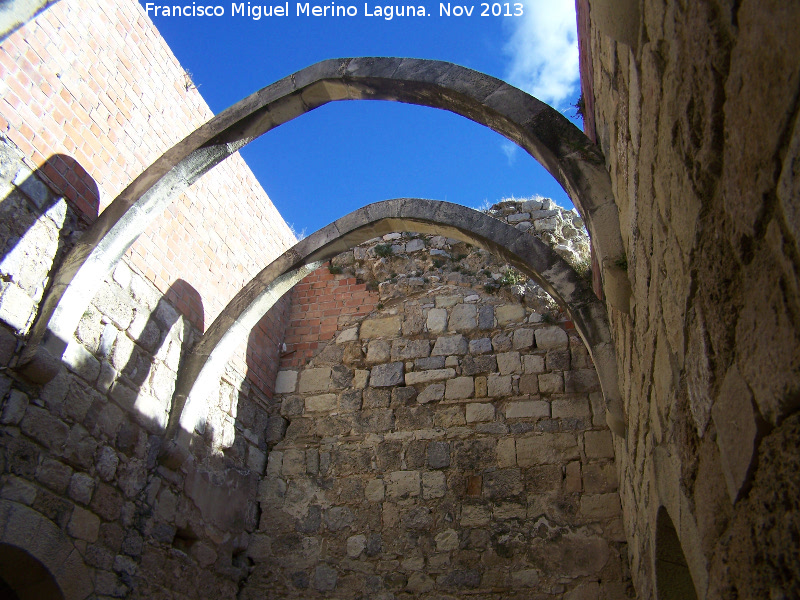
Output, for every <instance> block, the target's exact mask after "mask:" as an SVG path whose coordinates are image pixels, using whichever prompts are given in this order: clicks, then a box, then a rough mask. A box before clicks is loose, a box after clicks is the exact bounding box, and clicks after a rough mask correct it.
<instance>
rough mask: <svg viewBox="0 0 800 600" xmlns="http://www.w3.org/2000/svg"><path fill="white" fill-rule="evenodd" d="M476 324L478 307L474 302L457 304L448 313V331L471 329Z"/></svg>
mask: <svg viewBox="0 0 800 600" xmlns="http://www.w3.org/2000/svg"><path fill="white" fill-rule="evenodd" d="M477 326H478V309H477V307H476V306H475V305H474V304H457V305H456V306H454V307H453V310H452V312H451V313H450V323H449V325H448V329H449V330H450V331H459V332H467V331H473V330H474V329H475V328H476V327H477Z"/></svg>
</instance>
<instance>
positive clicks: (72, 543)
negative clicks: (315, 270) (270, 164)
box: [0, 140, 286, 598]
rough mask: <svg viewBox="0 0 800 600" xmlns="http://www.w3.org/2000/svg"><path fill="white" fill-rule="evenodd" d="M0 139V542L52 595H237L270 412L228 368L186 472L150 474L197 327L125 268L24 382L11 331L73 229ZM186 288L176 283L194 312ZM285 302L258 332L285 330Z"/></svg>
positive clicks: (157, 469) (235, 368)
mask: <svg viewBox="0 0 800 600" xmlns="http://www.w3.org/2000/svg"><path fill="white" fill-rule="evenodd" d="M2 142H3V143H2V144H0V158H1V159H2V160H0V164H2V174H3V176H4V177H6V179H5V180H6V181H15V180H17V181H20V184H19V185H18V186H15V185H13V184H11V185H10V186H8V187H10V188H11V190H10V192H9V193H8V195H7V196H6V197H5V199H4V200H3V202H2V204H0V213H2V215H3V218H2V223H3V237H2V242H3V246H2V249H3V254H4V259H3V262H2V266H3V274H4V275H5V280H4V282H3V285H4V286H5V287H4V291H3V296H2V304H0V318H2V320H3V323H2V325H0V366H1V367H2V369H0V397H2V399H3V400H2V405H1V406H0V424H2V428H0V471H1V472H0V515H1V516H0V544H10V545H11V546H14V547H21V548H23V549H24V550H25V551H27V552H30V553H32V554H33V555H34V556H35V557H36V558H37V559H38V560H40V561H41V560H43V557H44V558H45V559H51V562H47V561H46V560H45V567H46V568H47V569H48V570H49V571H50V572H51V573H52V574H53V575H54V576H55V577H56V580H57V583H58V585H59V586H61V588H62V590H64V592H65V593H67V594H69V593H73V592H74V593H76V594H78V596H77V597H80V598H82V597H84V595H85V594H88V593H95V594H97V595H101V596H103V595H106V596H112V597H124V596H132V597H143V598H158V597H170V598H176V597H177V598H181V597H187V598H188V597H197V595H196V594H197V590H196V588H195V587H194V583H193V584H192V585H188V584H178V583H176V581H177V580H176V578H175V573H176V572H177V573H182V577H184V578H186V579H187V580H189V581H192V582H197V581H199V582H201V583H202V585H203V589H204V590H210V591H209V593H212V594H213V595H214V596H216V597H233V595H235V590H236V586H237V583H238V581H239V579H241V577H243V576H244V574H246V572H247V571H246V565H243V564H242V551H243V550H244V548H245V547H246V546H247V541H248V531H252V530H253V529H254V528H255V527H256V525H257V524H258V504H257V502H256V491H257V484H258V478H259V476H260V474H261V473H263V471H264V467H265V465H266V451H267V446H266V440H265V433H264V432H265V429H266V424H267V420H268V418H269V415H270V414H274V413H277V410H278V409H279V406H280V405H279V404H273V403H272V402H271V400H270V396H269V395H267V394H265V393H263V392H262V391H261V389H260V387H259V385H258V382H257V381H256V382H253V381H251V379H252V374H251V373H250V369H249V368H248V367H247V365H244V364H243V363H241V362H240V361H237V360H232V361H231V363H229V364H228V366H227V368H226V370H225V373H224V374H223V377H222V379H221V381H220V383H219V386H218V387H217V388H215V389H213V390H209V397H210V406H209V411H208V417H207V422H206V426H205V431H204V433H203V435H202V436H197V438H196V439H195V441H194V444H193V447H192V457H191V460H190V461H189V463H188V464H184V465H182V466H181V467H180V468H174V469H169V468H167V467H165V466H164V465H161V464H160V463H159V461H158V457H159V453H160V451H161V450H162V448H163V445H164V443H165V439H164V427H165V425H166V423H167V419H168V417H169V415H170V411H171V410H172V406H171V404H172V395H173V391H174V389H175V381H176V376H177V371H178V367H179V365H180V362H181V359H182V357H183V356H184V355H185V353H186V351H187V350H188V349H190V348H191V347H192V345H193V344H194V343H195V341H196V340H197V339H198V338H199V336H200V335H201V333H202V331H201V330H199V329H198V328H197V327H195V326H194V325H193V323H192V320H191V319H189V318H187V317H185V316H184V315H182V314H181V312H180V311H179V310H178V307H176V306H175V305H174V304H173V303H172V302H171V301H170V299H169V298H167V297H166V295H165V294H163V293H162V291H161V290H159V289H158V288H157V287H156V286H155V285H154V284H153V283H152V282H151V281H149V280H148V279H147V278H146V277H145V275H144V274H143V273H142V272H140V271H139V270H138V269H136V268H135V267H134V266H132V265H131V264H130V262H129V261H126V260H123V261H121V262H120V263H119V264H118V265H117V266H116V268H115V269H114V270H113V272H112V273H110V274H109V275H108V276H107V277H106V280H105V281H104V284H103V286H102V287H101V288H100V290H99V291H98V293H97V295H96V296H95V298H94V299H93V300H92V302H91V304H90V305H89V306H88V308H87V310H86V311H85V313H84V314H83V317H82V319H81V321H80V323H79V325H78V327H77V329H76V331H75V337H74V339H73V340H72V341H71V342H70V344H69V345H68V347H67V350H66V352H65V354H64V357H63V363H64V366H63V367H62V369H61V371H60V372H59V374H58V375H57V376H56V377H55V379H53V380H52V381H51V382H50V383H48V384H47V385H45V386H44V387H39V386H32V385H29V384H27V383H26V382H25V381H24V380H21V379H19V378H18V377H17V376H16V374H15V373H14V371H13V359H14V354H15V351H16V350H17V348H18V347H19V345H20V342H21V340H22V339H24V338H22V336H21V335H19V334H20V332H22V331H24V330H25V328H26V326H27V325H28V324H29V321H30V317H31V314H30V313H31V311H32V310H34V309H35V304H34V300H38V299H39V298H41V293H42V290H43V288H44V285H45V284H46V282H47V277H48V274H49V273H50V272H51V269H52V266H53V263H57V262H58V259H59V258H60V257H62V256H63V253H64V251H65V249H67V248H68V247H69V246H70V244H71V242H72V241H74V237H75V235H77V234H79V233H80V230H81V227H80V215H78V214H76V212H75V211H74V210H73V209H72V207H71V206H70V204H69V203H67V202H66V201H65V200H64V199H63V198H59V197H58V196H56V195H55V194H54V193H53V191H52V190H50V189H49V188H47V187H46V186H44V184H43V181H42V180H40V179H39V178H38V177H37V176H36V175H34V174H32V173H30V171H29V170H27V169H26V167H24V165H23V162H22V157H21V153H20V152H19V151H18V150H17V149H16V148H14V147H13V146H12V145H11V144H10V142H8V141H7V140H2ZM18 173H24V174H25V176H24V177H22V178H19V177H17V176H16V175H17V174H18ZM45 209H46V210H45ZM182 283H183V282H182V280H180V279H179V280H177V282H176V284H173V286H172V288H171V289H174V290H175V291H176V292H179V293H181V294H182V295H183V296H186V295H189V297H190V298H193V299H195V300H197V301H198V302H199V301H200V298H199V295H198V294H197V292H196V291H194V290H193V288H191V287H190V286H183V285H181V284H182ZM32 307H33V308H32ZM285 308H286V307H285V303H282V304H279V305H278V306H276V308H275V310H274V311H271V313H272V314H268V315H267V316H266V318H265V319H264V320H262V324H261V325H263V324H264V323H269V322H275V323H282V322H285V321H286V315H285ZM260 335H261V334H260V329H259V328H256V329H254V334H251V338H250V342H249V344H248V355H249V356H259V355H261V354H263V350H262V347H260V346H259V345H258V344H262V343H264V341H263V340H261V339H259V337H260ZM268 341H269V340H267V342H268ZM251 346H252V349H251ZM273 350H275V351H276V350H277V349H275V348H274V347H273ZM276 358H277V357H276ZM9 367H11V368H9ZM273 368H275V369H277V364H275V365H273ZM271 383H274V381H273V382H271ZM37 532H41V535H39V534H37ZM45 532H47V533H45ZM3 548H7V546H3ZM66 556H69V557H70V560H69V561H68V562H64V558H65V557H66ZM0 577H3V578H4V579H5V578H6V577H7V574H6V573H5V572H2V573H0Z"/></svg>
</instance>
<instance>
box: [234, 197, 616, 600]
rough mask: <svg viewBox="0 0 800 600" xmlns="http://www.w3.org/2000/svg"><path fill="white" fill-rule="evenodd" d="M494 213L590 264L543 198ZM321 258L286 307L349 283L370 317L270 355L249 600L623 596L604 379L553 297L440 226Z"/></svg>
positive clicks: (579, 236)
mask: <svg viewBox="0 0 800 600" xmlns="http://www.w3.org/2000/svg"><path fill="white" fill-rule="evenodd" d="M544 204H547V207H546V210H543V205H544ZM531 211H533V213H532V212H531ZM536 211H538V212H539V214H537V213H536ZM491 212H492V214H494V215H495V216H497V217H498V218H502V219H504V220H506V221H507V222H509V223H512V224H516V225H517V226H518V227H519V228H520V229H524V230H528V231H530V232H531V234H533V233H534V232H537V233H538V234H539V235H545V236H551V237H552V240H551V241H553V242H554V243H555V242H560V245H561V246H562V248H561V250H562V252H565V253H569V252H572V250H571V248H575V249H576V250H575V252H576V254H575V256H574V257H573V258H575V259H580V258H581V256H580V255H579V251H578V249H582V250H583V251H584V255H583V259H584V260H585V258H586V256H585V251H586V249H587V248H586V237H585V233H583V232H582V231H581V228H580V224H579V222H578V221H577V218H576V217H575V216H574V214H573V213H569V212H567V211H564V210H563V209H559V208H557V207H555V206H551V205H550V201H548V200H541V199H539V200H536V199H534V200H530V201H525V202H523V201H508V202H504V203H501V204H500V205H497V206H496V207H495V208H494V209H493V210H492V211H491ZM541 213H546V214H541ZM532 215H533V216H532ZM573 230H574V235H573ZM564 232H567V235H569V236H572V237H570V238H569V239H568V238H564V237H562V233H564ZM570 240H571V241H570ZM556 245H559V244H558V243H556ZM323 269H324V273H323V272H321V271H318V272H317V273H319V274H320V275H321V277H320V279H326V280H327V285H326V286H325V287H322V286H319V287H317V284H316V283H314V284H313V285H311V286H310V287H309V288H308V289H309V290H318V291H317V293H316V294H305V295H304V296H302V297H297V296H296V298H295V306H294V307H293V309H292V311H293V315H294V314H299V315H306V314H307V315H309V320H311V321H314V320H315V314H316V313H315V312H313V311H314V308H315V307H317V306H318V303H319V298H325V297H326V292H334V291H336V290H338V289H341V287H342V286H344V285H348V284H351V283H350V282H351V281H352V280H353V278H354V277H355V278H357V280H360V281H366V282H367V283H368V284H369V285H368V287H369V288H371V289H373V290H375V291H373V292H372V295H373V297H374V300H373V303H372V306H373V307H374V310H373V311H371V312H369V314H367V315H366V316H365V315H364V314H352V315H341V316H340V317H339V318H338V322H336V321H334V323H335V331H334V332H332V334H331V335H330V336H326V337H330V341H329V342H327V343H320V345H319V347H318V348H317V349H316V351H313V350H308V351H309V352H311V354H310V355H309V358H308V359H307V360H306V361H304V362H303V363H299V362H298V361H297V360H296V359H295V360H293V362H292V363H291V364H289V363H284V364H283V365H282V370H281V371H280V372H279V375H278V383H277V388H276V391H277V392H278V398H279V399H281V411H280V416H276V417H273V418H271V419H270V422H269V426H268V436H267V441H268V444H269V445H270V447H271V450H270V452H269V455H268V464H267V470H266V476H265V477H264V479H263V480H262V481H261V483H260V486H259V492H258V498H259V502H260V504H261V508H262V510H261V520H260V524H259V528H258V532H257V533H255V534H254V535H253V537H252V538H251V543H250V546H249V548H248V551H247V553H248V556H249V557H250V558H251V560H252V561H253V562H254V567H253V572H252V574H251V575H250V577H249V578H248V579H247V581H246V584H245V585H244V587H243V597H248V598H250V597H252V598H258V597H263V596H264V595H265V594H266V595H275V596H277V597H285V598H292V597H295V598H310V597H342V598H355V597H361V596H370V597H377V598H396V597H418V598H455V597H461V596H462V595H463V594H470V595H474V594H477V595H479V597H482V598H520V599H521V598H530V597H532V595H536V594H547V597H554V598H572V599H577V598H594V597H606V598H624V597H627V593H628V592H629V578H628V574H627V566H626V565H627V551H626V544H625V540H624V536H623V532H622V520H621V512H620V506H619V498H618V494H617V489H618V488H617V475H616V468H615V465H614V452H613V445H612V436H611V432H610V431H609V430H608V428H607V427H606V425H605V421H604V409H603V402H602V397H601V393H600V388H599V381H598V379H597V375H596V373H595V371H594V369H593V366H592V364H591V360H590V359H589V356H588V352H587V350H586V348H585V347H584V345H583V344H582V342H581V341H580V339H579V338H578V336H577V334H576V333H575V331H574V329H573V328H571V327H570V323H569V322H565V321H564V320H563V317H562V316H561V313H560V311H559V310H558V308H557V307H556V306H555V305H554V304H553V303H552V300H549V299H548V298H547V297H546V295H544V293H543V292H541V290H539V291H538V292H537V291H536V290H535V289H534V288H536V287H538V286H535V284H533V283H532V282H528V281H525V280H524V279H522V278H518V277H515V276H512V273H513V271H512V270H510V269H508V267H507V266H505V265H503V264H502V263H501V262H500V261H498V260H497V259H495V258H494V257H492V256H491V255H490V254H489V253H487V252H485V251H482V250H478V249H476V248H472V247H470V246H468V245H467V244H464V243H462V242H457V241H456V240H451V239H448V238H444V237H442V236H431V235H427V236H418V235H414V234H408V233H393V234H387V235H386V236H384V237H383V238H382V239H381V238H378V239H375V240H372V241H371V242H368V243H366V244H363V245H361V246H358V247H356V248H355V249H354V250H353V251H351V252H346V253H344V254H342V255H340V256H338V257H336V258H335V259H334V260H333V261H331V264H330V265H329V266H326V267H323ZM322 275H324V276H322ZM362 285H363V284H362ZM376 302H377V304H376ZM304 307H311V308H310V309H309V310H304ZM293 330H301V331H305V329H303V320H302V319H299V320H297V319H293V321H292V324H291V325H290V328H289V330H288V332H289V334H290V335H291V333H292V331H293Z"/></svg>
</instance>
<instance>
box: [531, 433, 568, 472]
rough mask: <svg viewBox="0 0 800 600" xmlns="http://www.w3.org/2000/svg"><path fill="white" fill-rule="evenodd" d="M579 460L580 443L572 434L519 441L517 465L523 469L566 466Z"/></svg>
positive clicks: (537, 436)
mask: <svg viewBox="0 0 800 600" xmlns="http://www.w3.org/2000/svg"><path fill="white" fill-rule="evenodd" d="M579 458H580V452H579V451H578V442H577V440H576V439H575V436H574V435H573V434H571V433H545V434H543V435H534V436H530V437H524V438H519V439H518V440H517V464H519V466H521V467H532V466H535V465H547V464H566V463H568V462H569V461H571V460H577V459H579Z"/></svg>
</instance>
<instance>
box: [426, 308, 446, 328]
mask: <svg viewBox="0 0 800 600" xmlns="http://www.w3.org/2000/svg"><path fill="white" fill-rule="evenodd" d="M426 327H427V329H428V331H429V332H430V333H442V332H443V331H445V330H446V329H447V311H446V310H445V309H443V308H431V309H430V310H429V311H428V319H427V321H426Z"/></svg>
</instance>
